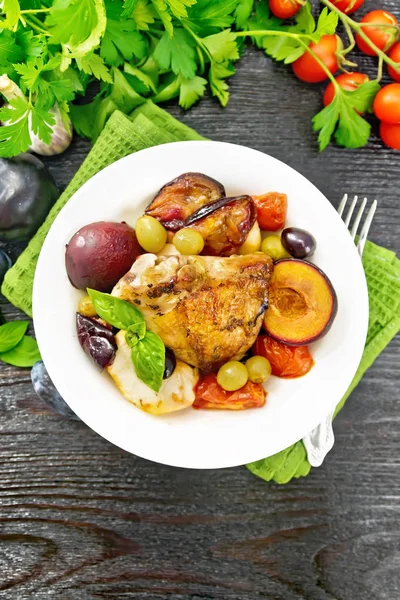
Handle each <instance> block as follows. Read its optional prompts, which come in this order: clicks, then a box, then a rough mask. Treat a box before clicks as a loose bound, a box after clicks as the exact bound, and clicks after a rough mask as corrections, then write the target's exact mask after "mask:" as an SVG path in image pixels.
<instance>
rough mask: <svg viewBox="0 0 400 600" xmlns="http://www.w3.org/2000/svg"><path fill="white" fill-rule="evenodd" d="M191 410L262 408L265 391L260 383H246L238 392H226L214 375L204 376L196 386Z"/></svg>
mask: <svg viewBox="0 0 400 600" xmlns="http://www.w3.org/2000/svg"><path fill="white" fill-rule="evenodd" d="M195 394H196V399H195V401H194V403H193V408H217V409H228V410H245V409H246V408H258V407H260V406H264V404H265V398H266V396H267V393H266V391H265V390H264V388H263V386H262V385H261V384H260V383H253V382H252V381H248V382H247V383H246V385H244V386H243V387H242V388H240V390H236V391H235V392H226V391H225V390H223V389H222V387H221V386H220V385H219V384H218V382H217V376H216V375H215V374H214V373H210V374H209V375H205V376H204V377H202V378H201V379H200V381H199V383H198V384H197V385H196V389H195Z"/></svg>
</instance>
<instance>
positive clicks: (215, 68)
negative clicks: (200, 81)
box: [208, 62, 235, 106]
mask: <svg viewBox="0 0 400 600" xmlns="http://www.w3.org/2000/svg"><path fill="white" fill-rule="evenodd" d="M234 73H235V68H234V67H233V65H231V64H229V63H228V62H224V63H216V62H213V63H212V64H211V67H210V71H209V74H208V78H209V82H210V88H211V92H212V94H213V96H216V97H217V98H218V100H219V101H220V103H221V104H222V106H226V105H227V104H228V100H229V91H228V89H229V88H228V84H227V83H226V81H225V79H226V78H227V77H231V76H232V75H233V74H234Z"/></svg>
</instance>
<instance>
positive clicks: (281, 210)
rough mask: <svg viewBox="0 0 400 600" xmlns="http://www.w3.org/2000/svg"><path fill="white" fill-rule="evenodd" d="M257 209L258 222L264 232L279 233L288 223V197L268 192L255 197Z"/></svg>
mask: <svg viewBox="0 0 400 600" xmlns="http://www.w3.org/2000/svg"><path fill="white" fill-rule="evenodd" d="M253 200H254V202H255V203H256V207H257V221H258V224H259V226H260V229H263V230H264V231H278V230H279V229H282V227H283V226H284V225H285V221H286V213H287V196H286V194H280V193H279V192H268V193H267V194H263V195H262V196H253Z"/></svg>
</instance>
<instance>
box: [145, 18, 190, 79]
mask: <svg viewBox="0 0 400 600" xmlns="http://www.w3.org/2000/svg"><path fill="white" fill-rule="evenodd" d="M153 56H154V59H155V60H156V62H157V63H158V65H159V66H160V67H161V69H165V70H168V69H169V68H171V69H172V70H173V72H174V73H175V74H176V75H182V77H184V78H185V79H193V77H194V76H195V75H196V61H195V50H194V45H193V40H192V39H191V38H190V37H189V34H188V33H187V32H186V31H185V30H184V29H182V28H180V27H175V29H174V36H173V37H172V38H170V37H169V36H168V33H167V32H165V33H164V34H163V36H162V37H161V39H160V41H159V42H158V44H157V46H156V49H155V51H154V55H153Z"/></svg>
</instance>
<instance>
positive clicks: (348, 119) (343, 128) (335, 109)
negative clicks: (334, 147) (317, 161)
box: [313, 81, 380, 151]
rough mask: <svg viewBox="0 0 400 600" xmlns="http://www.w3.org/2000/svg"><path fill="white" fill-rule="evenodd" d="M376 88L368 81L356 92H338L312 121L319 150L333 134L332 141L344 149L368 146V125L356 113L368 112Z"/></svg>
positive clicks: (369, 128) (376, 85)
mask: <svg viewBox="0 0 400 600" xmlns="http://www.w3.org/2000/svg"><path fill="white" fill-rule="evenodd" d="M379 89H380V86H379V84H378V83H377V82H376V81H368V82H366V83H363V84H362V85H360V86H359V87H358V88H357V90H354V91H352V92H347V91H345V90H339V91H337V92H336V95H335V97H334V99H333V101H332V102H331V104H329V105H328V106H326V107H325V108H324V109H323V110H321V111H320V112H319V113H318V114H317V115H315V117H314V118H313V128H314V131H318V132H319V135H318V141H319V148H320V150H321V151H322V150H324V149H325V148H326V146H327V145H328V144H329V142H330V140H331V138H332V135H333V134H334V132H335V129H336V132H335V140H336V142H337V143H338V144H339V146H344V147H345V148H361V147H363V146H365V145H366V144H367V142H368V138H369V136H370V133H371V126H370V124H369V123H368V122H367V121H366V120H365V119H363V118H362V117H361V116H360V115H359V114H358V112H363V113H364V112H371V111H372V104H373V100H374V98H375V96H376V94H377V92H378V91H379Z"/></svg>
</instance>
